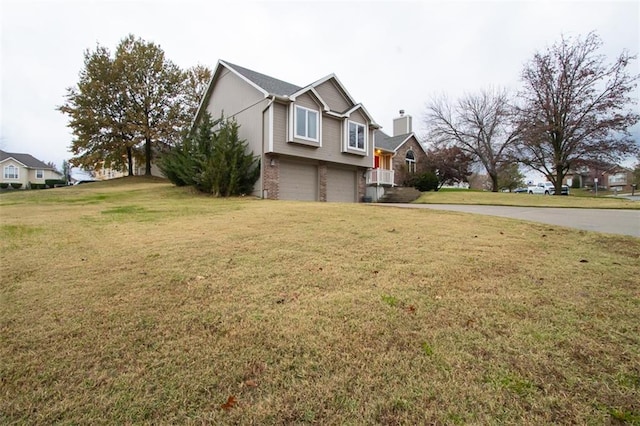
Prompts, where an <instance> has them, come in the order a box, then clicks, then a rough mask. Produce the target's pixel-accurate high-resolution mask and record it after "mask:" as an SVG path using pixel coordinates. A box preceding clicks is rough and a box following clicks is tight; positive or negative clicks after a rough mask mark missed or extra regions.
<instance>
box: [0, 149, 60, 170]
mask: <svg viewBox="0 0 640 426" xmlns="http://www.w3.org/2000/svg"><path fill="white" fill-rule="evenodd" d="M10 158H13V159H14V160H16V161H17V162H18V163H20V164H22V165H23V166H25V167H27V168H30V169H46V170H53V167H50V166H48V165H47V164H46V163H44V162H42V161H40V160H38V159H37V158H35V157H33V156H32V155H30V154H18V153H14V152H5V151H2V150H0V162H2V161H5V160H8V159H10Z"/></svg>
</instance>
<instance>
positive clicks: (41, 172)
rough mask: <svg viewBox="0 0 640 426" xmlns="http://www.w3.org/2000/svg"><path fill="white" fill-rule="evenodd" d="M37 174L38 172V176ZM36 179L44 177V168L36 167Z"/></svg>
mask: <svg viewBox="0 0 640 426" xmlns="http://www.w3.org/2000/svg"><path fill="white" fill-rule="evenodd" d="M38 174H40V177H38ZM36 179H44V170H41V169H36Z"/></svg>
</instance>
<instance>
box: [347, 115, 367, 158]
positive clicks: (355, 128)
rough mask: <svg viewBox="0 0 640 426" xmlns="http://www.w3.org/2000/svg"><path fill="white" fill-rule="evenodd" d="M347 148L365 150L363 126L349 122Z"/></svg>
mask: <svg viewBox="0 0 640 426" xmlns="http://www.w3.org/2000/svg"><path fill="white" fill-rule="evenodd" d="M349 148H352V149H358V150H361V151H364V150H365V129H364V125H363V124H360V123H354V122H353V121H350V122H349Z"/></svg>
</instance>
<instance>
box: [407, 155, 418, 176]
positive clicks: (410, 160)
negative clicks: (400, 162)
mask: <svg viewBox="0 0 640 426" xmlns="http://www.w3.org/2000/svg"><path fill="white" fill-rule="evenodd" d="M405 163H406V164H407V171H408V172H409V173H415V172H416V157H415V155H414V154H413V151H411V150H409V151H407V155H406V156H405Z"/></svg>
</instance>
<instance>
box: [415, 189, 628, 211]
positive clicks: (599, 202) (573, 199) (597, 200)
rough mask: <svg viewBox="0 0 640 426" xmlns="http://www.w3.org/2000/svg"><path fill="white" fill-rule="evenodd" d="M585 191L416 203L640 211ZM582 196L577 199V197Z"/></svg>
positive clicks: (457, 195) (441, 197)
mask: <svg viewBox="0 0 640 426" xmlns="http://www.w3.org/2000/svg"><path fill="white" fill-rule="evenodd" d="M582 192H583V191H582V190H575V191H574V192H572V195H569V196H549V195H537V194H516V193H509V192H482V191H464V190H448V191H438V192H425V193H423V194H422V196H421V197H420V198H418V199H417V200H416V201H415V202H416V203H423V204H482V205H495V206H523V207H572V208H586V209H640V202H637V201H631V200H628V199H626V198H623V197H604V196H601V197H595V196H591V197H587V196H584V195H583V194H582ZM579 193H580V194H581V196H577V195H575V194H579Z"/></svg>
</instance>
